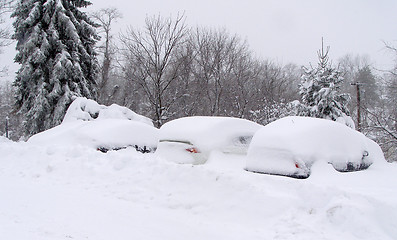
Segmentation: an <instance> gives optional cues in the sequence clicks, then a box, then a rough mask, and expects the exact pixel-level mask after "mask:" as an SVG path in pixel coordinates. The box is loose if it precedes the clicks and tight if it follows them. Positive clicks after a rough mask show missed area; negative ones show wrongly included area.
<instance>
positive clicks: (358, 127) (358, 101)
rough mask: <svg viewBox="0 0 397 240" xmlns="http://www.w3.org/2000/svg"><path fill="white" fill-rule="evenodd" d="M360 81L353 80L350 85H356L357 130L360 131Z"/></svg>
mask: <svg viewBox="0 0 397 240" xmlns="http://www.w3.org/2000/svg"><path fill="white" fill-rule="evenodd" d="M361 84H362V83H359V82H355V83H351V84H350V85H352V86H356V91H357V93H356V95H357V131H359V132H361V96H360V85H361Z"/></svg>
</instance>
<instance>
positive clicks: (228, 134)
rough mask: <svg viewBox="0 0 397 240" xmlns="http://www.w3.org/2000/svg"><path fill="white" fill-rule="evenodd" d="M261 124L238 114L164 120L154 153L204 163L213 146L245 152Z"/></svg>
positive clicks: (183, 161)
mask: <svg viewBox="0 0 397 240" xmlns="http://www.w3.org/2000/svg"><path fill="white" fill-rule="evenodd" d="M260 128H261V125H259V124H257V123H255V122H252V121H248V120H245V119H240V118H232V117H209V116H195V117H184V118H180V119H176V120H173V121H170V122H167V123H165V124H164V125H163V126H162V127H161V128H160V137H159V139H160V140H159V143H158V146H157V150H156V154H157V155H159V156H161V157H162V158H165V159H167V160H169V161H172V162H176V163H189V164H203V163H205V162H206V161H207V160H208V157H209V155H210V153H211V152H212V151H214V150H217V151H221V152H223V153H232V154H246V152H247V149H248V146H249V143H250V142H251V139H252V137H253V135H254V133H255V132H256V131H257V130H258V129H260Z"/></svg>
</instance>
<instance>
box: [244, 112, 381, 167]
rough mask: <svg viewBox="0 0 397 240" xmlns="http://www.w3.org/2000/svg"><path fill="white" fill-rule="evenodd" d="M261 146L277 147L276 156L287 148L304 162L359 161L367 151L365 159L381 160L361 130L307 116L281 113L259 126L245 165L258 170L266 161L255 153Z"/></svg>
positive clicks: (370, 141)
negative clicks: (292, 115)
mask: <svg viewBox="0 0 397 240" xmlns="http://www.w3.org/2000/svg"><path fill="white" fill-rule="evenodd" d="M264 148H267V149H273V150H275V151H279V152H280V157H282V153H285V152H288V153H289V156H293V157H294V158H297V159H300V160H302V161H305V162H314V161H317V160H322V161H326V162H332V163H335V164H338V163H341V164H343V163H344V164H346V163H347V162H358V161H361V159H362V158H363V155H366V154H367V153H368V154H369V155H368V156H366V160H367V161H369V162H375V161H378V160H383V161H385V158H384V155H383V152H382V150H381V149H380V147H379V146H378V145H377V144H376V143H375V142H373V141H372V140H370V139H369V138H367V137H366V136H364V135H363V134H362V133H360V132H358V131H356V130H354V129H351V128H349V127H347V126H345V125H343V124H340V123H337V122H334V121H330V120H325V119H318V118H309V117H285V118H282V119H279V120H277V121H275V122H272V123H270V124H268V125H266V126H264V127H263V128H262V129H260V130H259V131H258V132H257V133H256V134H255V136H254V138H253V139H252V142H251V145H250V147H249V150H248V159H247V168H249V169H251V170H255V169H258V170H260V169H261V168H262V167H261V166H262V165H263V163H264V161H268V160H266V156H256V155H257V154H255V152H258V151H260V149H264ZM275 151H273V154H274V153H275ZM254 156H255V157H254ZM272 157H273V158H276V157H277V156H275V155H273V156H272Z"/></svg>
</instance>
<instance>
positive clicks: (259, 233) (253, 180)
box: [0, 138, 397, 240]
mask: <svg viewBox="0 0 397 240" xmlns="http://www.w3.org/2000/svg"><path fill="white" fill-rule="evenodd" d="M0 152H1V158H0V239H18V240H19V239H29V240H35V239H40V240H42V239H51V240H54V239H55V240H56V239H79V240H80V239H81V240H83V239H95V240H101V239H104V240H105V239H106V240H108V239H181V240H182V239H183V240H186V239H294V240H299V239H305V240H306V239H371V240H372V239H384V240H387V239H396V238H397V237H396V236H397V193H396V191H397V181H396V180H397V165H396V164H389V163H386V162H384V163H377V164H376V165H375V164H374V165H373V166H371V167H370V168H369V169H368V170H366V171H361V172H355V173H340V172H336V171H335V170H334V169H333V168H332V166H330V165H328V164H322V163H321V162H319V163H318V164H315V165H314V166H313V168H315V170H313V173H312V175H311V176H310V177H309V178H308V179H305V180H300V179H292V178H287V177H280V176H270V175H264V174H255V173H251V172H247V171H244V170H243V168H244V166H245V162H244V158H243V157H241V156H233V155H227V154H223V153H220V152H213V153H212V155H211V156H210V159H209V161H208V162H207V163H206V164H204V165H199V166H193V165H178V164H175V163H171V162H167V161H164V160H162V159H159V158H157V157H155V155H154V154H141V153H139V152H136V151H135V150H134V149H133V148H128V149H124V150H120V151H111V152H108V153H106V154H103V153H101V152H98V151H95V150H94V149H92V148H89V147H85V146H81V145H76V146H72V145H65V146H62V145H58V146H54V145H53V146H50V145H44V144H42V145H37V144H31V143H24V142H20V143H15V142H10V141H8V140H6V139H4V138H0Z"/></svg>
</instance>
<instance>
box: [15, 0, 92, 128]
mask: <svg viewBox="0 0 397 240" xmlns="http://www.w3.org/2000/svg"><path fill="white" fill-rule="evenodd" d="M90 4H91V3H90V2H88V1H85V0H19V2H18V4H17V7H16V10H15V12H14V13H13V14H12V17H14V18H15V21H14V24H13V25H14V28H15V33H14V35H13V38H14V39H16V40H17V47H16V50H17V54H16V56H15V61H16V62H17V63H19V64H20V65H21V67H20V69H19V70H18V72H17V76H16V79H15V81H14V86H15V87H16V89H17V92H16V107H17V108H18V109H19V112H20V113H22V114H23V115H24V117H25V124H24V125H25V130H26V134H27V135H33V134H35V133H38V132H41V131H43V130H46V129H49V128H51V127H53V126H56V125H58V124H59V123H61V121H62V119H63V116H64V114H65V112H66V110H67V108H68V106H69V105H70V103H71V102H72V101H73V99H74V97H76V96H84V97H87V98H91V99H95V98H96V83H95V77H96V74H97V69H98V65H97V60H96V52H95V50H94V45H95V43H96V41H97V40H98V35H97V34H96V29H95V28H96V27H97V26H96V24H95V23H94V22H93V21H91V20H90V19H89V17H88V16H87V15H86V14H85V13H84V12H81V11H80V10H79V8H82V7H86V6H88V5H90Z"/></svg>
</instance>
